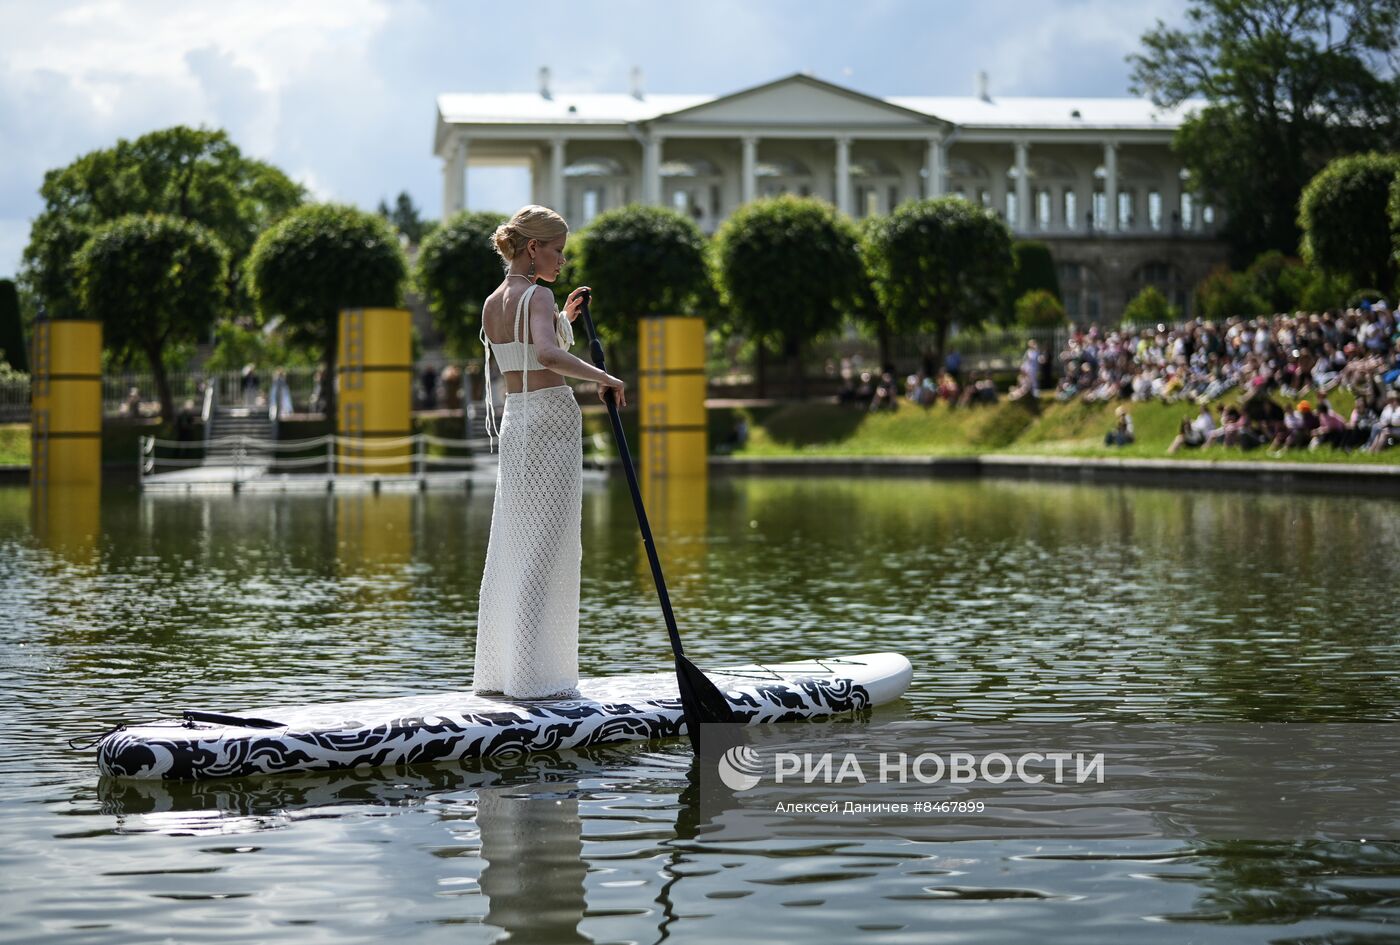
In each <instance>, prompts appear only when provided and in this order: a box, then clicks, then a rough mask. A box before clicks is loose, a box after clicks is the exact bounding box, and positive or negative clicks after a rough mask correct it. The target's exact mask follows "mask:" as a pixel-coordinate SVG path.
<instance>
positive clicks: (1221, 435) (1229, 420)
mask: <svg viewBox="0 0 1400 945" xmlns="http://www.w3.org/2000/svg"><path fill="white" fill-rule="evenodd" d="M1248 425H1249V421H1248V420H1247V419H1246V418H1245V415H1244V412H1243V411H1241V410H1240V409H1239V408H1238V407H1234V406H1231V407H1226V408H1225V410H1224V411H1223V412H1222V413H1221V414H1220V426H1218V427H1216V428H1215V429H1214V430H1212V431H1211V432H1210V433H1208V434H1206V442H1205V445H1206V446H1215V445H1221V446H1238V445H1239V444H1240V439H1241V437H1242V436H1244V434H1245V433H1246V432H1247V429H1248Z"/></svg>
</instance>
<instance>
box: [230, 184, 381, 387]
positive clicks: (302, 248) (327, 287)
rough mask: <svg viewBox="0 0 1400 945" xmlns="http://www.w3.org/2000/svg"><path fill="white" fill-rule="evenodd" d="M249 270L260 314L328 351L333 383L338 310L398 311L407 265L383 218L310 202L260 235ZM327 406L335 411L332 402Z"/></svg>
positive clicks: (299, 340)
mask: <svg viewBox="0 0 1400 945" xmlns="http://www.w3.org/2000/svg"><path fill="white" fill-rule="evenodd" d="M247 269H248V273H247V278H248V284H249V288H250V290H251V291H252V294H253V299H254V301H255V302H256V303H257V306H258V310H259V312H260V313H261V314H262V316H263V317H264V318H272V317H274V316H277V315H280V316H282V318H283V320H284V324H285V325H286V326H287V332H288V337H289V338H290V340H291V341H292V342H293V343H295V344H301V345H305V346H306V347H314V348H317V349H319V350H321V351H324V352H325V364H326V370H327V374H328V376H330V377H334V376H335V361H336V357H335V354H336V330H337V326H338V320H339V313H340V310H341V309H343V308H374V307H380V308H392V307H394V306H397V305H398V304H399V302H400V300H401V299H402V295H403V287H404V281H405V279H406V278H407V273H408V264H407V262H406V261H405V260H404V255H403V250H402V249H401V248H400V247H399V241H398V237H397V236H395V234H394V231H393V230H392V229H391V228H390V226H389V224H388V223H387V222H386V221H385V220H383V219H381V218H380V217H377V216H375V215H374V214H372V213H365V212H364V211H362V210H357V209H356V208H354V207H346V206H340V205H337V204H312V205H309V206H305V207H301V208H299V209H297V210H294V211H292V212H291V213H289V214H288V215H287V216H286V217H285V218H284V219H283V220H282V221H281V222H279V223H277V224H276V225H275V226H272V227H271V228H269V229H268V230H266V231H265V232H264V233H263V235H262V236H260V237H258V241H257V243H255V244H254V245H253V250H252V252H251V253H249V254H248V262H247ZM327 401H328V405H327V410H329V411H331V412H334V410H335V403H334V397H333V396H332V397H328V398H327Z"/></svg>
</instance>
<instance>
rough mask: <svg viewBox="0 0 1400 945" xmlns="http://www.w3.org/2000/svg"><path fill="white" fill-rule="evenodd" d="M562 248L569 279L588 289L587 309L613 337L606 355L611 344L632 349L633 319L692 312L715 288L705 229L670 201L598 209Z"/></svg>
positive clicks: (600, 328)
mask: <svg viewBox="0 0 1400 945" xmlns="http://www.w3.org/2000/svg"><path fill="white" fill-rule="evenodd" d="M565 255H566V256H569V257H571V259H572V266H571V267H570V271H569V276H570V278H571V280H576V282H575V284H577V285H586V286H590V287H591V288H592V289H593V291H594V301H593V302H591V303H590V310H591V311H592V312H593V313H594V318H595V321H596V322H597V328H598V331H599V333H600V334H601V335H602V336H603V338H604V339H605V340H607V341H609V342H610V343H611V345H612V347H610V348H609V352H608V354H609V363H611V360H612V350H613V348H616V347H619V346H620V347H621V348H622V350H623V351H625V352H627V353H628V355H630V354H631V353H632V352H635V350H636V347H637V322H638V320H639V319H642V318H645V317H647V316H650V315H679V314H683V313H686V314H688V313H693V312H697V311H699V310H701V309H703V308H706V307H708V306H707V304H706V303H707V300H710V299H711V298H712V297H713V295H714V288H713V286H712V284H711V282H710V271H709V268H708V266H707V265H706V260H705V235H704V234H703V233H701V232H700V228H699V227H698V226H696V225H695V221H694V220H692V219H691V218H690V217H688V216H686V215H685V214H683V213H679V212H677V211H675V210H672V209H671V208H669V207H646V206H642V205H640V204H629V205H628V206H625V207H619V208H617V209H616V210H608V211H606V212H605V213H600V214H599V215H598V216H597V217H596V218H594V220H593V221H592V222H591V223H589V224H588V227H587V228H586V229H584V230H583V231H581V232H580V233H579V234H578V236H577V241H576V242H575V243H574V244H573V246H572V249H571V250H569V249H566V252H565ZM624 360H626V356H625V357H624Z"/></svg>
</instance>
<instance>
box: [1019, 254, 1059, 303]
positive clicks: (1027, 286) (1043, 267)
mask: <svg viewBox="0 0 1400 945" xmlns="http://www.w3.org/2000/svg"><path fill="white" fill-rule="evenodd" d="M1011 258H1012V259H1013V260H1014V261H1015V264H1016V276H1015V284H1014V285H1013V286H1012V290H1011V291H1012V298H1014V299H1018V300H1019V299H1021V298H1023V297H1024V296H1025V294H1026V293H1027V292H1034V291H1036V290H1037V289H1044V290H1045V291H1046V292H1049V293H1050V294H1051V295H1053V296H1054V297H1055V298H1057V299H1058V298H1059V297H1060V275H1059V273H1057V272H1056V271H1055V260H1054V257H1052V256H1051V255H1050V247H1049V246H1048V245H1046V244H1045V243H1042V242H1040V241H1039V240H1017V241H1016V242H1014V243H1012V244H1011Z"/></svg>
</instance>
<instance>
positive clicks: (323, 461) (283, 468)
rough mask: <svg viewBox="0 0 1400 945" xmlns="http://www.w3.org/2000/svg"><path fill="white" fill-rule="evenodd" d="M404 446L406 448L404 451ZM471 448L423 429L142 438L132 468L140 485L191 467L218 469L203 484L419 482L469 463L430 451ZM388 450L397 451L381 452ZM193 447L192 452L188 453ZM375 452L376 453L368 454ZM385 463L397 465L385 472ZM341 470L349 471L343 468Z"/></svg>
mask: <svg viewBox="0 0 1400 945" xmlns="http://www.w3.org/2000/svg"><path fill="white" fill-rule="evenodd" d="M405 447H408V450H407V452H405V451H404V449H405ZM471 448H472V443H471V441H468V440H458V439H450V438H447V437H440V436H433V435H431V434H427V433H419V434H414V435H413V436H402V437H395V438H393V439H366V438H363V437H353V436H340V435H338V434H335V433H328V434H326V435H324V436H315V437H309V438H306V439H300V440H265V439H260V438H257V437H248V436H228V437H218V438H216V439H211V440H204V441H199V442H192V441H187V440H164V439H160V438H158V437H154V436H143V437H141V439H140V446H139V450H140V452H139V457H138V464H137V468H138V476H139V478H140V481H141V484H142V485H145V483H146V480H147V479H148V478H150V479H155V478H159V477H161V476H169V475H170V474H172V473H175V472H179V471H180V470H189V469H195V468H204V469H208V470H210V471H211V473H221V475H220V474H214V475H210V476H208V477H201V479H200V481H203V482H239V481H242V480H244V479H247V478H249V477H251V476H254V475H261V474H269V475H281V474H287V475H297V474H302V475H306V476H314V477H317V478H326V477H329V478H337V477H355V476H376V475H392V476H394V477H395V478H412V479H418V480H422V479H425V478H426V477H427V476H428V474H429V473H430V472H433V471H449V472H450V471H454V470H453V468H452V467H455V468H456V470H466V469H468V468H470V467H471V465H472V458H471V456H470V455H441V454H439V453H434V452H430V449H436V450H470V449H471ZM162 450H163V451H165V454H164V455H162V453H161V451H162ZM390 450H394V451H397V452H395V453H394V454H393V455H382V454H383V453H385V452H387V451H390ZM195 451H198V455H194V454H195ZM376 452H378V453H380V454H381V455H374V454H375V453H376ZM366 453H369V454H370V455H365V454H366ZM211 454H213V455H211ZM405 463H407V464H409V471H408V472H404V471H403V470H402V467H403V466H404V464H405ZM162 467H164V468H163V469H162ZM389 467H399V468H396V469H393V470H390V469H389ZM346 468H350V469H353V470H355V471H354V472H345V471H344V470H345V469H346Z"/></svg>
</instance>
